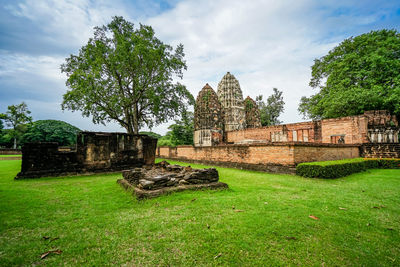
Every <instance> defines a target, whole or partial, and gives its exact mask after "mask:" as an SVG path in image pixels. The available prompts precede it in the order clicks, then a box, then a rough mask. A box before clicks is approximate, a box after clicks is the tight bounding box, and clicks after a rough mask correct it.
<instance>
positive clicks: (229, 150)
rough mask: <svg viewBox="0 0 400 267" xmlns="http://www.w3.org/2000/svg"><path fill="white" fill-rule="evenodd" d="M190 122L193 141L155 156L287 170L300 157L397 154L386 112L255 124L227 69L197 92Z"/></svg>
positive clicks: (252, 107)
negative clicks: (213, 84)
mask: <svg viewBox="0 0 400 267" xmlns="http://www.w3.org/2000/svg"><path fill="white" fill-rule="evenodd" d="M194 122H195V130H194V146H178V147H159V148H158V149H157V156H158V157H162V158H171V159H176V160H184V161H189V162H200V163H207V164H212V165H222V166H228V167H236V168H245V169H254V170H263V171H272V172H288V173H293V170H294V168H295V166H296V165H297V164H298V163H301V162H310V161H323V160H337V159H346V158H355V157H360V156H362V157H375V158H384V157H389V158H400V144H399V124H398V121H397V118H396V116H394V115H391V114H390V113H389V112H388V111H386V110H373V111H366V112H365V113H364V114H362V115H357V116H348V117H342V118H334V119H323V120H316V121H307V122H299V123H289V124H281V125H274V126H267V127H261V122H260V113H259V110H258V107H257V104H256V102H255V101H254V100H253V99H251V98H250V97H247V98H246V99H245V100H244V101H243V97H242V91H241V89H240V85H239V82H238V80H237V79H236V78H235V77H234V76H233V75H232V74H230V73H229V72H228V73H227V74H226V75H225V76H224V77H223V78H222V80H221V81H220V82H219V84H218V91H217V93H215V91H214V90H213V89H212V88H211V86H210V85H208V84H206V85H205V86H204V87H203V89H202V90H201V91H200V93H199V95H198V97H197V99H196V105H195V118H194Z"/></svg>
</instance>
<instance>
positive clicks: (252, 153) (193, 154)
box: [157, 142, 359, 166]
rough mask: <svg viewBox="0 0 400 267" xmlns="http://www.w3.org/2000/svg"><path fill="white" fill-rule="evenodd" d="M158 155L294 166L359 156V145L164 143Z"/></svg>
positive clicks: (209, 160)
mask: <svg viewBox="0 0 400 267" xmlns="http://www.w3.org/2000/svg"><path fill="white" fill-rule="evenodd" d="M157 156H158V157H164V158H176V159H183V160H185V159H187V160H195V161H207V162H229V163H240V164H251V165H259V164H264V165H268V164H278V165H287V166H293V165H295V164H298V163H300V162H309V161H321V160H335V159H345V158H355V157H359V148H358V146H354V145H330V144H310V143H305V144H299V143H293V142H290V143H275V144H252V145H221V146H214V147H192V146H178V147H176V148H168V147H160V148H159V149H158V155H157Z"/></svg>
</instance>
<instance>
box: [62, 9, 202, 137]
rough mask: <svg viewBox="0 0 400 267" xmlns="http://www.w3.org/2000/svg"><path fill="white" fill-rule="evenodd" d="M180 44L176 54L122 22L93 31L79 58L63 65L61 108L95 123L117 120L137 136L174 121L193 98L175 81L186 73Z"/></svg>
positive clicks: (143, 30)
mask: <svg viewBox="0 0 400 267" xmlns="http://www.w3.org/2000/svg"><path fill="white" fill-rule="evenodd" d="M186 68H187V67H186V62H185V61H184V52H183V45H182V44H179V45H178V46H177V47H176V49H175V50H174V49H173V48H172V47H171V46H170V45H167V44H164V43H163V42H162V41H160V40H159V39H157V38H156V37H155V34H154V31H153V29H152V28H151V27H150V26H146V25H142V24H140V25H139V27H138V28H134V25H133V24H132V23H130V22H128V21H126V20H124V19H123V18H122V17H114V18H113V20H112V21H111V23H109V24H108V25H106V26H102V27H95V32H94V37H93V38H90V39H89V41H88V43H87V45H85V46H83V47H82V48H81V49H80V51H79V54H78V55H71V56H70V57H69V58H67V59H66V62H65V63H64V64H62V65H61V71H62V72H63V73H66V75H67V77H68V79H67V82H66V85H67V86H68V87H69V88H70V90H68V91H67V93H66V94H64V100H63V103H62V108H63V109H69V110H72V111H76V110H80V111H82V114H83V115H84V116H87V117H88V116H92V120H93V122H94V123H103V124H105V122H109V121H116V122H118V123H119V124H120V125H121V126H122V127H124V128H125V129H126V130H127V132H128V133H135V134H137V133H139V129H140V127H141V126H143V125H144V124H146V125H147V126H149V128H152V127H153V126H154V125H157V124H159V123H162V122H165V121H167V120H168V119H172V118H174V117H175V116H176V115H177V114H180V113H181V112H183V111H184V110H185V109H186V108H187V106H188V105H189V104H193V103H194V98H193V96H192V95H191V94H190V92H189V91H188V90H187V89H186V87H185V86H184V85H182V84H180V83H179V82H175V81H174V79H176V78H179V79H182V78H183V70H186Z"/></svg>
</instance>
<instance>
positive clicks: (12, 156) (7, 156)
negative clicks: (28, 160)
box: [0, 155, 22, 158]
mask: <svg viewBox="0 0 400 267" xmlns="http://www.w3.org/2000/svg"><path fill="white" fill-rule="evenodd" d="M15 157H22V155H0V158H15Z"/></svg>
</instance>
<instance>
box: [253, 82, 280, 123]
mask: <svg viewBox="0 0 400 267" xmlns="http://www.w3.org/2000/svg"><path fill="white" fill-rule="evenodd" d="M273 91H274V92H273V93H272V95H270V96H269V97H268V98H267V102H264V101H263V96H262V95H259V96H257V97H256V103H257V106H258V108H259V109H260V118H261V125H262V126H269V125H276V124H280V123H282V122H281V121H280V120H279V116H280V115H281V114H282V112H283V110H284V106H285V102H284V101H283V96H282V91H279V90H278V89H277V88H274V89H273Z"/></svg>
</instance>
